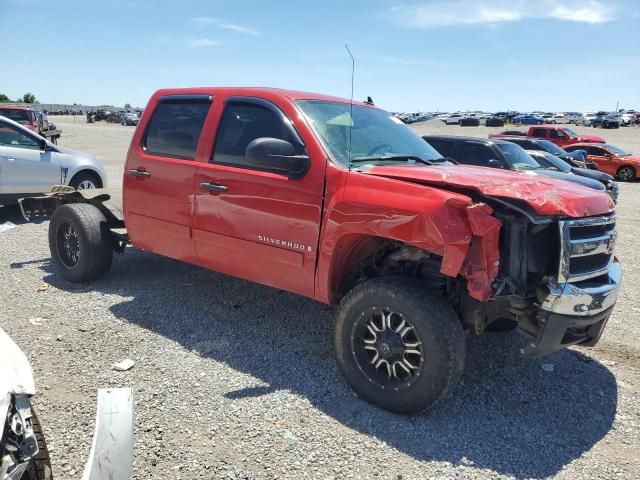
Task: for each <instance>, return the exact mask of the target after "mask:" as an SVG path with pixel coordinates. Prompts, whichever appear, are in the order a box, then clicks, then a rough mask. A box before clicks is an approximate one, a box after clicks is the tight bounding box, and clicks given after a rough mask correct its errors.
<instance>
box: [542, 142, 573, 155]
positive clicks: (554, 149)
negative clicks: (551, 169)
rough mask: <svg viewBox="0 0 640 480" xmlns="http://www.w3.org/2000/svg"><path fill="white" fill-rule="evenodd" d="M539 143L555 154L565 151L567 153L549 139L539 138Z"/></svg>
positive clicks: (545, 149)
mask: <svg viewBox="0 0 640 480" xmlns="http://www.w3.org/2000/svg"><path fill="white" fill-rule="evenodd" d="M538 145H540V146H541V147H542V149H543V150H544V151H545V152H549V153H553V154H554V155H562V154H564V153H567V152H565V151H564V150H563V149H561V148H560V147H559V146H557V145H556V144H555V143H553V142H550V141H549V140H538Z"/></svg>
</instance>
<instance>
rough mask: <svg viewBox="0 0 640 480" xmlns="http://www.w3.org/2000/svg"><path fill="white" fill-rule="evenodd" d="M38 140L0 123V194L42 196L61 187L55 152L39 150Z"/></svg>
mask: <svg viewBox="0 0 640 480" xmlns="http://www.w3.org/2000/svg"><path fill="white" fill-rule="evenodd" d="M40 148H41V139H40V138H39V137H38V136H36V135H34V134H32V133H30V132H29V133H27V132H25V131H23V130H21V129H19V128H17V127H15V126H14V125H11V124H9V123H7V122H3V121H1V120H0V192H1V193H2V194H3V195H6V194H18V193H45V192H48V191H49V190H51V187H52V186H53V185H59V184H61V183H62V179H61V170H60V162H59V161H58V157H57V155H56V154H55V152H51V151H49V150H40Z"/></svg>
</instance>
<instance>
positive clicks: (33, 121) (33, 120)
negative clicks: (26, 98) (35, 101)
mask: <svg viewBox="0 0 640 480" xmlns="http://www.w3.org/2000/svg"><path fill="white" fill-rule="evenodd" d="M0 109H2V110H23V111H27V112H29V123H22V122H19V123H20V125H22V126H23V127H25V128H28V129H29V130H31V131H32V132H36V133H40V124H39V123H38V117H37V115H36V112H35V110H34V109H33V108H32V107H28V106H26V105H0ZM0 115H2V112H0Z"/></svg>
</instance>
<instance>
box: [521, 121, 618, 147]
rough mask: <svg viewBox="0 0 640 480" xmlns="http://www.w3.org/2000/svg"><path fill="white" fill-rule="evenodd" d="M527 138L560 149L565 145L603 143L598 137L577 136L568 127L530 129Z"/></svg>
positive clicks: (602, 139)
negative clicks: (545, 142) (550, 144)
mask: <svg viewBox="0 0 640 480" xmlns="http://www.w3.org/2000/svg"><path fill="white" fill-rule="evenodd" d="M527 137H531V138H542V139H544V140H549V141H550V142H553V143H555V144H556V145H558V146H559V147H562V148H564V146H565V145H571V144H574V143H579V142H593V143H604V142H605V140H604V138H602V137H598V136H596V135H578V134H577V133H576V132H575V131H574V130H572V129H570V128H569V127H555V126H547V125H545V126H539V127H530V128H529V131H528V132H527Z"/></svg>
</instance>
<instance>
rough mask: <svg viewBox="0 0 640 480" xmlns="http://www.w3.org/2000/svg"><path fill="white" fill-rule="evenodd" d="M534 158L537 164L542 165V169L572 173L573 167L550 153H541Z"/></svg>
mask: <svg viewBox="0 0 640 480" xmlns="http://www.w3.org/2000/svg"><path fill="white" fill-rule="evenodd" d="M533 158H534V160H535V161H536V162H538V163H539V164H540V165H542V168H548V169H551V170H558V171H560V172H563V173H569V172H570V171H571V166H570V165H569V164H568V163H567V162H565V161H564V160H562V159H561V158H558V157H556V156H555V155H551V154H550V153H540V154H538V155H535V156H534V157H533Z"/></svg>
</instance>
